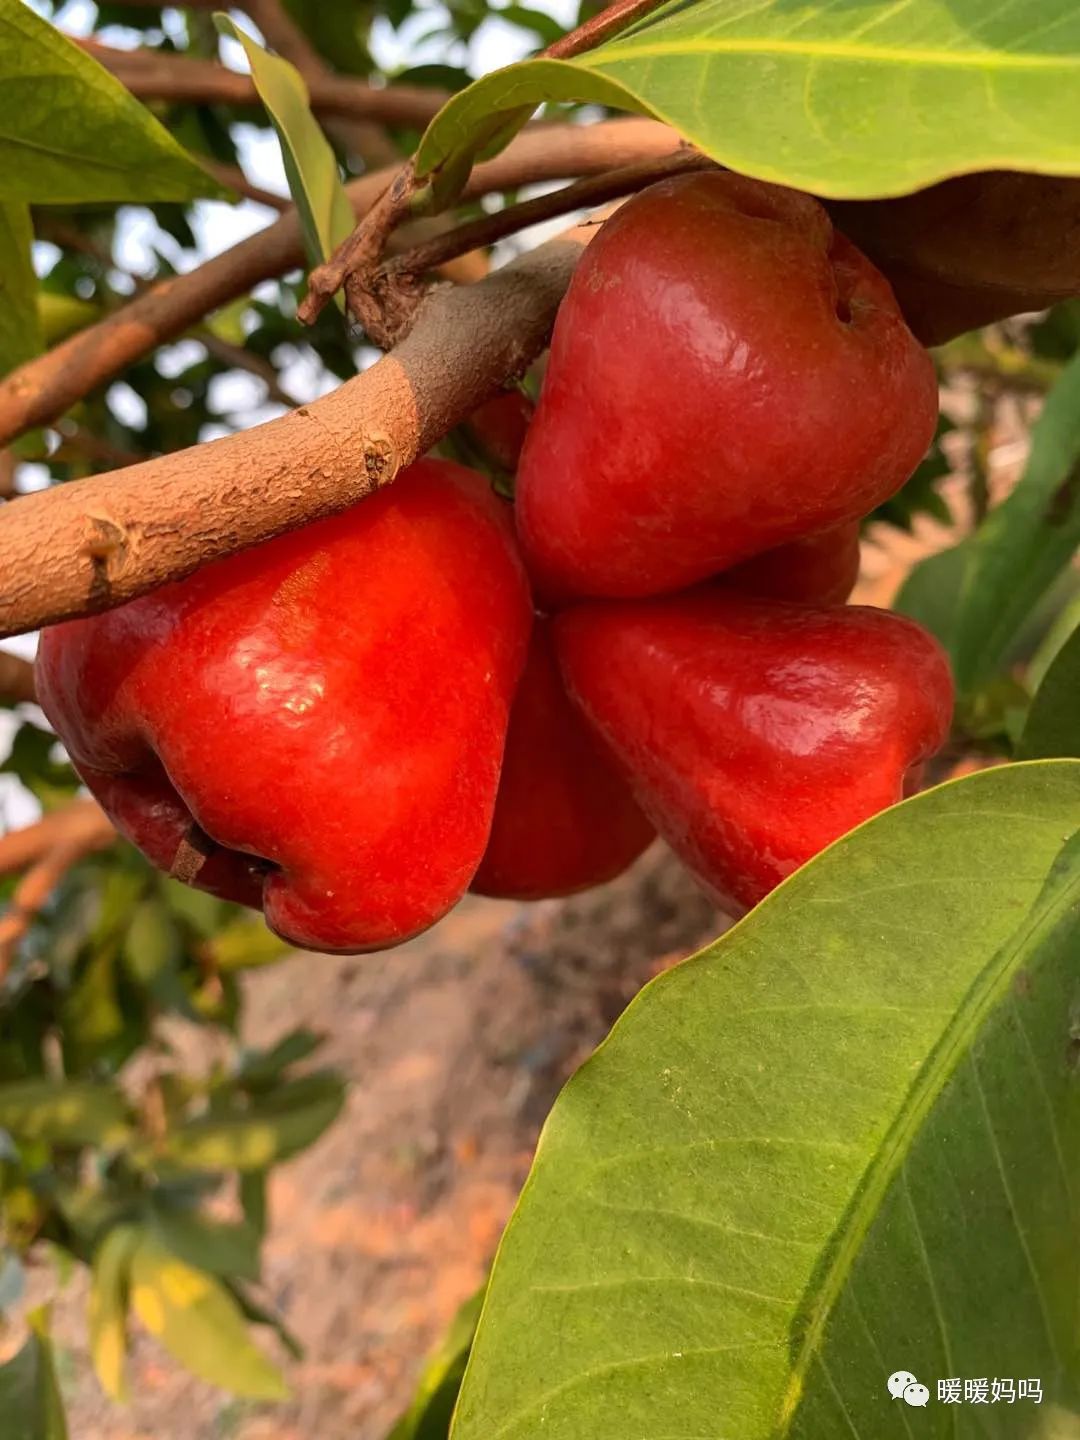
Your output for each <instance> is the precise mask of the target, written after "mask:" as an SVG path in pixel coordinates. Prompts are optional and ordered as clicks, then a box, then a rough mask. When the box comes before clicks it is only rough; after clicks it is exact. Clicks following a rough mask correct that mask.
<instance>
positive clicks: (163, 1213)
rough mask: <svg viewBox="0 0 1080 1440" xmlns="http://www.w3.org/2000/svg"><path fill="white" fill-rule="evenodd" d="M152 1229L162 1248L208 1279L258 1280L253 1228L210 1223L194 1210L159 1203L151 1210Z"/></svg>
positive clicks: (208, 1218)
mask: <svg viewBox="0 0 1080 1440" xmlns="http://www.w3.org/2000/svg"><path fill="white" fill-rule="evenodd" d="M152 1224H153V1228H154V1231H155V1233H156V1234H157V1236H158V1238H159V1239H160V1240H161V1242H162V1244H163V1245H165V1247H166V1248H167V1249H169V1250H171V1251H172V1252H173V1254H174V1255H178V1256H179V1257H180V1259H181V1260H186V1261H187V1263H188V1264H189V1265H194V1266H195V1267H196V1268H197V1269H199V1270H209V1271H210V1273H211V1274H212V1275H224V1276H230V1275H235V1276H238V1277H239V1278H240V1279H241V1280H258V1278H259V1234H258V1232H257V1231H256V1229H255V1227H254V1226H253V1225H249V1224H247V1223H246V1222H241V1223H239V1224H235V1223H228V1222H226V1221H223V1220H211V1219H210V1217H209V1216H208V1215H201V1214H199V1213H198V1212H197V1211H194V1210H179V1209H177V1208H176V1207H174V1206H168V1205H165V1204H163V1203H162V1202H160V1201H157V1202H155V1204H154V1207H153V1220H152Z"/></svg>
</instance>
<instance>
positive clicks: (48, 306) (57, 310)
mask: <svg viewBox="0 0 1080 1440" xmlns="http://www.w3.org/2000/svg"><path fill="white" fill-rule="evenodd" d="M37 315H38V323H39V324H40V326H41V331H42V336H43V338H44V341H45V344H46V345H56V344H57V343H58V342H59V341H61V340H66V339H67V337H68V336H69V335H74V334H75V332H76V331H77V330H85V328H86V327H87V325H93V324H94V322H95V321H97V320H100V319H101V307H100V306H98V305H95V304H94V303H93V301H91V300H79V299H78V298H77V297H76V296H74V295H57V294H56V293H55V292H54V291H52V290H40V289H39V290H38V294H37Z"/></svg>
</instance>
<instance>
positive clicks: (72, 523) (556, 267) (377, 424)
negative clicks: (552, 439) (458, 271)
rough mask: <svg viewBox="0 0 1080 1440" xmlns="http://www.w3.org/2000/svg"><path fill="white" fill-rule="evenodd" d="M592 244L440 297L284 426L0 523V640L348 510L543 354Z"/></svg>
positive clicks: (72, 489) (554, 250)
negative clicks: (383, 350) (371, 361)
mask: <svg viewBox="0 0 1080 1440" xmlns="http://www.w3.org/2000/svg"><path fill="white" fill-rule="evenodd" d="M592 234H593V230H592V229H590V228H583V229H578V230H575V231H570V232H568V233H567V235H565V236H563V237H560V238H559V239H558V240H553V241H550V242H549V243H548V244H546V245H542V246H540V247H539V248H538V249H536V250H533V251H531V252H530V253H529V254H527V255H525V256H523V257H522V258H521V259H519V260H516V261H514V262H513V263H512V264H510V265H508V266H506V267H505V269H502V270H499V271H496V272H495V273H494V274H493V275H490V276H488V277H487V279H485V280H481V281H479V282H478V283H477V284H476V285H467V286H444V287H442V288H440V289H438V290H436V291H434V292H433V293H432V294H431V295H430V296H429V297H428V298H427V299H426V300H425V301H424V303H423V305H422V306H421V308H420V311H419V314H418V316H417V319H416V323H415V325H414V326H413V329H412V331H411V332H410V334H409V336H408V337H407V339H405V340H404V341H403V342H402V344H401V345H400V346H399V347H398V348H397V349H396V350H395V351H393V352H392V353H391V354H389V355H387V356H385V357H384V358H383V359H382V360H380V361H379V362H378V363H377V364H375V365H373V366H372V367H371V369H370V370H366V371H365V372H364V373H363V374H362V375H358V376H357V377H356V378H355V379H353V380H350V381H348V382H347V383H346V384H344V385H342V386H341V387H340V389H338V390H336V391H335V392H334V393H333V394H331V395H327V396H326V397H324V398H323V399H321V400H318V401H315V402H314V403H313V404H311V405H302V406H300V408H299V409H297V410H294V411H293V412H292V413H291V414H290V415H287V416H283V417H282V418H281V419H278V420H273V421H270V422H269V423H268V424H266V425H261V426H257V427H255V428H254V429H251V430H246V431H244V432H242V433H241V434H237V435H230V436H228V437H227V438H225V439H223V440H216V441H213V442H211V443H210V444H207V445H199V446H196V447H194V448H193V449H190V450H184V451H181V452H179V453H178V454H175V455H168V456H163V457H162V458H161V459H158V460H152V461H149V462H147V463H146V464H144V465H135V466H133V467H132V468H131V469H128V470H123V471H120V472H116V473H113V474H110V475H99V476H96V477H94V478H92V479H88V480H79V481H75V482H74V483H73V484H70V485H63V486H58V487H57V488H56V489H53V490H46V491H40V492H38V493H37V494H34V495H27V496H24V497H22V498H21V499H18V500H13V501H12V502H11V503H10V504H8V505H7V506H5V507H4V509H3V510H2V511H0V634H8V635H10V634H17V633H20V632H22V631H26V630H33V629H36V628H37V627H38V626H40V625H45V624H49V623H51V622H52V621H56V620H61V619H65V618H67V617H69V616H73V615H81V614H86V613H88V612H93V611H97V610H105V609H108V608H110V607H112V606H114V605H119V604H122V603H123V602H124V601H125V600H130V599H132V598H134V597H135V596H136V595H141V594H143V593H144V592H146V591H147V590H152V589H154V588H155V587H156V586H158V585H161V584H164V583H165V582H166V581H169V580H174V579H179V578H180V577H182V576H184V575H188V574H190V573H191V571H193V570H195V569H197V568H198V567H199V566H200V565H204V564H207V563H208V562H210V561H212V560H215V559H218V558H220V557H221V556H224V555H228V554H230V553H232V552H233V551H236V550H242V549H244V548H245V547H247V546H249V545H255V544H258V543H259V541H261V540H267V539H269V538H270V537H271V536H273V535H278V534H280V533H281V532H282V531H285V530H290V529H293V528H294V527H296V526H297V525H302V524H304V523H305V522H306V521H309V520H315V519H318V518H319V517H320V516H324V515H330V514H333V513H336V512H337V511H339V510H343V509H345V508H347V507H348V506H349V505H352V504H355V503H356V502H357V501H358V500H362V499H363V498H364V497H365V496H367V495H370V494H371V493H372V492H373V491H374V490H376V489H378V488H379V487H380V486H381V485H385V484H388V483H389V482H390V481H391V480H393V478H394V476H395V474H396V473H397V471H398V470H399V469H400V468H401V467H402V466H403V465H407V464H409V463H410V462H411V461H412V460H414V459H415V458H416V457H417V456H418V455H420V454H423V452H424V451H426V450H428V449H429V448H430V447H431V446H432V445H433V444H435V442H436V441H437V440H439V439H441V438H442V436H443V435H445V434H446V433H447V431H448V430H449V429H450V428H451V427H452V426H453V425H455V424H456V423H457V422H458V421H459V420H461V419H462V418H463V416H465V415H467V414H468V413H470V412H471V411H472V410H474V409H475V408H476V407H477V406H478V405H480V404H482V403H483V401H485V400H487V399H488V398H490V396H492V395H493V394H494V393H495V392H496V390H498V389H499V387H500V386H501V385H502V384H503V383H504V382H505V381H506V380H507V379H508V378H509V377H510V376H512V375H516V374H520V373H521V372H522V371H523V370H524V368H525V366H526V365H528V363H529V362H530V361H531V360H532V358H533V357H534V356H535V355H536V354H537V353H538V351H539V350H540V349H541V348H542V347H543V345H544V344H545V343H546V340H547V337H548V334H549V331H550V328H551V324H552V321H553V319H554V316H555V311H556V309H557V308H558V305H559V301H560V300H561V298H562V296H563V293H564V292H565V289H566V286H567V284H568V283H569V280H570V276H571V274H572V272H573V268H574V265H575V264H576V262H577V259H578V256H579V254H580V251H581V247H582V245H583V244H585V243H586V242H587V240H588V239H589V238H591V236H592Z"/></svg>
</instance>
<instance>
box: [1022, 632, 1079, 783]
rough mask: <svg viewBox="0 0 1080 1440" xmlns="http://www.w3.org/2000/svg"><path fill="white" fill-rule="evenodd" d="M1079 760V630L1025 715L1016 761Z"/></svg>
mask: <svg viewBox="0 0 1080 1440" xmlns="http://www.w3.org/2000/svg"><path fill="white" fill-rule="evenodd" d="M1066 755H1068V756H1073V757H1080V629H1076V630H1074V631H1073V632H1072V634H1071V635H1070V636H1069V638H1068V640H1066V641H1065V644H1064V645H1063V646H1062V647H1061V649H1060V650H1059V651H1058V653H1057V655H1056V656H1055V658H1054V661H1053V664H1052V665H1051V666H1050V669H1049V670H1048V671H1047V672H1046V675H1045V676H1044V678H1043V682H1042V684H1041V685H1040V686H1039V688H1038V690H1037V691H1036V692H1035V699H1034V700H1033V701H1032V703H1031V709H1030V710H1029V711H1028V717H1027V723H1026V724H1025V726H1024V731H1023V734H1022V735H1021V737H1020V743H1019V745H1018V746H1017V759H1019V760H1041V759H1049V758H1052V757H1054V756H1066Z"/></svg>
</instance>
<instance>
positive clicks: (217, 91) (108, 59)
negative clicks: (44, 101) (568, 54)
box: [76, 40, 448, 129]
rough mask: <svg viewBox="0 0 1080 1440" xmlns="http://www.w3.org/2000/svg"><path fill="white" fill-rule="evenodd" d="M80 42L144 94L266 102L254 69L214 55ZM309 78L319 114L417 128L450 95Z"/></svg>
mask: <svg viewBox="0 0 1080 1440" xmlns="http://www.w3.org/2000/svg"><path fill="white" fill-rule="evenodd" d="M76 43H77V44H79V45H81V46H82V48H83V49H84V50H86V51H87V52H88V53H89V54H91V55H92V56H93V57H94V59H95V60H97V61H98V63H99V64H101V65H104V66H105V68H106V69H107V70H110V71H111V72H112V73H113V74H114V75H115V76H116V78H117V79H118V80H119V81H120V82H121V84H123V85H124V86H125V88H126V89H128V90H130V91H131V93H132V94H133V95H134V96H135V97H136V98H137V99H139V100H163V101H166V102H168V101H172V102H175V103H177V104H184V103H190V104H200V105H215V104H216V105H240V106H251V107H259V108H261V106H262V101H261V100H260V99H259V93H258V91H257V90H256V88H255V82H254V81H253V80H252V79H251V76H250V75H241V74H239V73H238V72H237V71H235V70H227V69H226V68H225V67H224V65H218V64H217V63H216V62H215V61H213V60H194V59H189V58H188V57H187V56H182V55H166V54H162V53H159V52H157V51H154V50H117V49H115V48H114V47H113V46H111V45H102V44H100V43H99V42H98V41H96V40H79V41H77V42H76ZM305 79H306V80H307V84H308V89H309V91H310V96H311V108H312V109H313V110H314V111H315V113H316V114H317V115H321V116H339V117H341V118H343V119H355V120H378V121H380V122H381V123H382V124H385V125H407V126H410V127H412V128H415V129H423V127H424V126H425V125H427V124H428V122H429V121H430V120H432V119H434V117H435V116H436V115H437V114H438V112H439V111H440V110H441V109H442V106H443V105H444V104H445V103H446V100H447V98H448V97H447V93H446V92H445V91H441V90H429V89H426V88H422V87H420V86H410V85H386V86H382V87H380V86H375V85H368V84H366V83H365V82H364V81H362V80H351V79H349V78H347V77H346V76H342V75H333V74H331V73H330V72H329V71H325V70H324V71H323V72H322V73H321V74H319V75H312V76H310V77H307V76H305Z"/></svg>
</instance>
